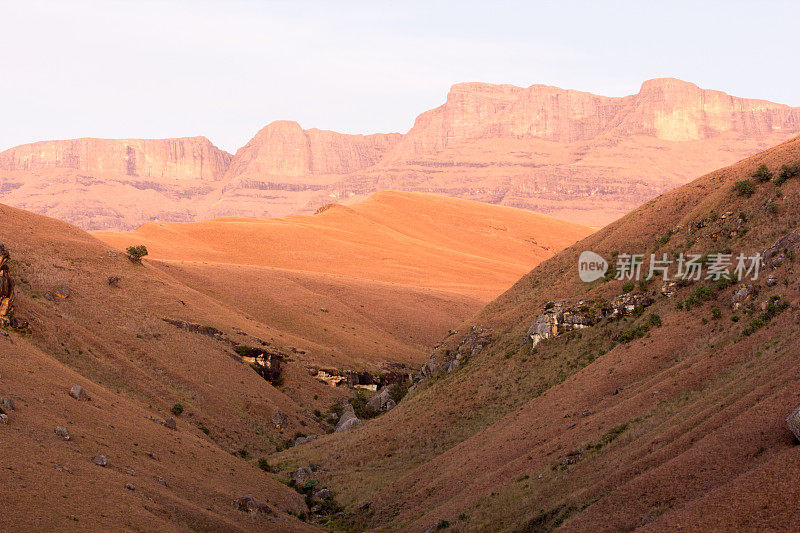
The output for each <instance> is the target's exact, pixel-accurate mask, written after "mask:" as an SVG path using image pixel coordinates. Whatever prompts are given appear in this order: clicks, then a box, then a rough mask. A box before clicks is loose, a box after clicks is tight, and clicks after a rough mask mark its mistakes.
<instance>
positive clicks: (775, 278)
mask: <svg viewBox="0 0 800 533" xmlns="http://www.w3.org/2000/svg"><path fill="white" fill-rule="evenodd" d="M766 283H767V287H774V286H775V285H777V284H778V276H776V275H775V274H770V275H769V277H768V278H767V281H766Z"/></svg>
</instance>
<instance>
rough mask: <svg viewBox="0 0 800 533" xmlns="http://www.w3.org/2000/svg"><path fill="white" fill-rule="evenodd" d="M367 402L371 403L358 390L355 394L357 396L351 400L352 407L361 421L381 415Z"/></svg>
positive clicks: (361, 391)
mask: <svg viewBox="0 0 800 533" xmlns="http://www.w3.org/2000/svg"><path fill="white" fill-rule="evenodd" d="M367 402H369V399H368V398H367V395H366V394H364V391H363V390H361V389H358V390H357V391H356V393H355V396H353V397H352V398H350V405H352V406H353V411H355V413H356V416H357V417H358V418H360V419H361V420H366V419H367V418H375V417H376V416H378V415H379V414H380V413H379V412H378V411H376V410H375V409H373V408H372V407H370V406H369V404H368V403H367Z"/></svg>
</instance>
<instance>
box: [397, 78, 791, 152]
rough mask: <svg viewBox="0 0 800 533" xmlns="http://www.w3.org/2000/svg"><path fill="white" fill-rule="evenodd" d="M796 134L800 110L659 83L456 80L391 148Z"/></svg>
mask: <svg viewBox="0 0 800 533" xmlns="http://www.w3.org/2000/svg"><path fill="white" fill-rule="evenodd" d="M784 130H790V131H798V130H800V109H798V108H790V107H788V106H785V105H780V104H773V103H771V102H766V101H763V100H748V99H743V98H736V97H733V96H729V95H727V94H725V93H722V92H719V91H710V90H703V89H700V88H699V87H697V86H696V85H694V84H692V83H687V82H684V81H681V80H676V79H671V78H663V79H655V80H650V81H647V82H645V83H644V84H643V85H642V88H641V90H640V91H639V93H638V94H636V95H632V96H626V97H622V98H611V97H605V96H597V95H594V94H590V93H585V92H579V91H570V90H564V89H559V88H558V87H550V86H545V85H533V86H531V87H528V88H526V89H523V88H520V87H514V86H511V85H490V84H485V83H460V84H457V85H454V86H453V87H452V88H451V89H450V92H449V94H448V95H447V101H446V103H445V104H444V105H442V106H440V107H438V108H436V109H434V110H431V111H428V112H426V113H423V114H422V115H420V116H419V118H417V121H416V123H415V124H414V127H413V128H412V129H411V131H409V132H408V135H406V137H405V139H403V141H402V142H401V143H400V144H399V145H398V147H397V148H396V150H394V152H393V154H392V156H393V157H394V158H395V159H398V158H399V159H402V158H404V157H412V156H419V155H423V154H428V153H431V152H435V151H436V150H441V149H443V148H447V147H449V146H453V145H455V144H457V143H460V142H464V141H469V140H475V139H485V138H503V137H511V138H530V139H533V138H538V139H545V140H549V141H555V142H560V143H570V142H575V141H588V140H593V139H598V138H600V137H603V136H605V137H611V138H619V137H625V136H630V135H647V136H651V137H654V138H656V139H660V140H664V141H691V140H700V139H707V138H711V137H713V136H716V135H720V134H723V133H736V134H739V135H741V136H744V137H764V136H766V135H768V134H770V133H773V132H776V131H784Z"/></svg>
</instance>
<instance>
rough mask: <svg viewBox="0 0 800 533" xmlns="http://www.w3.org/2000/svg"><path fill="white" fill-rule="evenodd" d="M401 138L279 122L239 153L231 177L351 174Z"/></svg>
mask: <svg viewBox="0 0 800 533" xmlns="http://www.w3.org/2000/svg"><path fill="white" fill-rule="evenodd" d="M401 137H402V136H401V135H400V134H399V133H390V134H375V135H345V134H342V133H336V132H334V131H325V130H318V129H311V130H303V129H302V128H301V127H300V125H299V124H298V123H297V122H292V121H288V120H281V121H276V122H273V123H271V124H269V125H267V126H265V127H264V128H263V129H261V131H259V132H258V133H257V134H256V135H255V137H253V138H252V139H251V140H250V142H248V143H247V144H246V145H245V146H244V147H242V148H240V149H239V150H238V151H237V152H236V155H235V156H234V157H233V161H232V162H231V165H230V170H229V171H228V175H227V179H229V180H230V179H240V178H249V179H262V178H277V179H285V178H298V177H303V176H307V175H309V174H347V173H349V172H353V171H355V170H361V169H364V168H367V167H370V166H372V165H374V164H375V163H377V162H378V161H380V159H381V158H382V157H383V155H384V153H385V152H386V151H387V150H388V149H389V148H391V147H392V146H394V145H395V144H397V142H398V141H399V140H400V138H401Z"/></svg>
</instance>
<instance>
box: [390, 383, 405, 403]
mask: <svg viewBox="0 0 800 533" xmlns="http://www.w3.org/2000/svg"><path fill="white" fill-rule="evenodd" d="M406 394H408V383H395V384H394V385H392V388H391V389H389V397H390V398H391V399H392V400H394V403H400V400H402V399H403V398H405V396H406Z"/></svg>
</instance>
